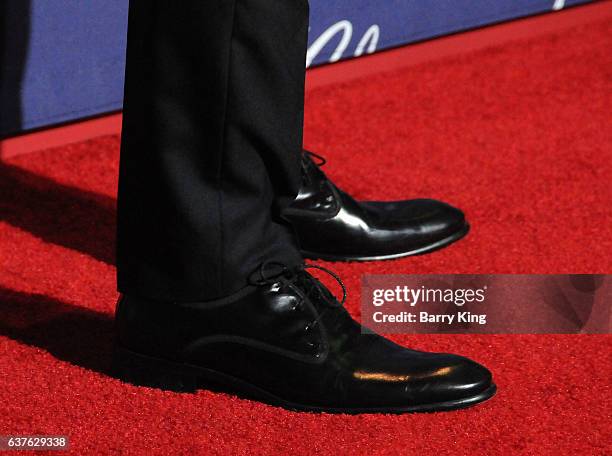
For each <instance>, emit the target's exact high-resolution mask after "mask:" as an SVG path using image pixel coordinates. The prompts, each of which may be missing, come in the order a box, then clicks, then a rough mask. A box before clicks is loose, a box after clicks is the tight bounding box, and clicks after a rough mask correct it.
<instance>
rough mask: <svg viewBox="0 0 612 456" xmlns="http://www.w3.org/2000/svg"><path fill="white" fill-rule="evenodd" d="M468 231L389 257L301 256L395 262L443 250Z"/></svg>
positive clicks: (305, 251) (304, 255) (324, 259)
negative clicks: (399, 259)
mask: <svg viewBox="0 0 612 456" xmlns="http://www.w3.org/2000/svg"><path fill="white" fill-rule="evenodd" d="M469 231H470V225H468V224H465V225H464V227H463V228H461V230H459V231H457V232H456V233H454V234H452V235H451V236H448V237H447V238H444V239H441V240H439V241H436V242H433V243H431V244H428V245H426V246H423V247H419V248H417V249H412V250H408V251H406V252H400V253H392V254H390V255H374V256H360V255H330V254H327V253H317V252H309V251H307V250H302V256H303V257H304V258H307V259H309V260H323V261H384V260H396V259H398V258H404V257H408V256H416V255H424V254H426V253H431V252H434V251H436V250H440V249H443V248H444V247H446V246H448V245H450V244H452V243H454V242H457V241H458V240H460V239H462V238H464V237H465V236H466V235H467V234H468V233H469Z"/></svg>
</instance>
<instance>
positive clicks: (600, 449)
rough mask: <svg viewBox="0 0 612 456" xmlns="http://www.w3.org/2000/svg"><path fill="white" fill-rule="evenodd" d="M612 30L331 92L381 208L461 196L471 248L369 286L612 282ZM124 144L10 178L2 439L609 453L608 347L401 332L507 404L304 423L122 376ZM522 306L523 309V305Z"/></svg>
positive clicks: (334, 149)
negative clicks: (503, 280) (545, 276)
mask: <svg viewBox="0 0 612 456" xmlns="http://www.w3.org/2000/svg"><path fill="white" fill-rule="evenodd" d="M611 32H612V30H611V27H610V23H609V22H600V23H594V24H592V25H589V26H586V27H579V28H574V29H571V30H566V31H564V32H563V33H557V34H548V35H544V36H541V37H538V38H533V39H531V40H526V41H525V40H524V41H519V42H512V43H508V44H506V45H503V46H498V47H494V48H490V49H487V50H484V51H478V52H472V53H469V54H465V55H460V56H455V57H452V58H444V59H441V60H438V61H435V62H433V63H427V64H422V65H418V66H413V67H410V68H407V69H404V70H401V71H396V72H394V73H391V74H386V75H380V76H377V77H373V78H368V79H365V80H357V81H353V82H351V83H346V84H341V85H336V86H332V87H327V88H321V89H317V90H316V91H313V92H311V93H309V95H308V102H307V113H308V114H307V135H306V143H307V146H308V147H310V148H312V149H313V150H314V151H316V152H319V153H322V154H324V155H326V156H327V158H328V159H329V165H328V166H327V167H326V170H327V171H328V172H329V174H330V175H332V176H333V177H334V178H335V179H336V181H337V182H338V183H339V184H340V185H341V186H342V187H344V188H345V189H346V190H349V191H351V192H352V193H353V194H354V195H356V196H357V197H363V198H380V199H391V198H404V197H414V196H424V195H426V196H430V197H437V198H443V199H446V200H449V201H451V202H452V203H454V204H456V205H458V206H460V207H462V208H464V209H465V210H466V211H467V213H468V216H469V219H470V220H471V223H472V226H473V230H472V232H471V234H470V235H469V236H468V237H467V238H466V239H465V240H463V241H461V242H459V243H458V244H456V245H454V246H452V247H450V248H448V249H445V250H443V251H440V252H436V253H434V254H432V255H428V256H423V257H418V258H409V259H404V260H401V261H395V262H381V263H372V264H365V265H362V264H333V265H331V266H330V267H332V268H333V269H335V270H337V271H338V272H339V273H340V274H341V276H342V277H344V278H345V279H346V282H347V285H348V287H349V290H350V292H351V296H350V299H349V302H348V307H349V309H350V310H351V311H352V312H354V313H355V314H358V303H359V288H358V287H359V277H360V275H361V274H363V273H367V272H370V273H391V272H393V273H413V272H419V273H427V272H436V273H443V272H463V273H493V272H498V273H553V272H554V273H565V272H567V273H569V272H572V273H578V272H582V273H596V272H597V273H610V272H612V255H611V254H612V230H611V229H610V226H612V210H611V206H612V190H611V188H612V185H611V183H612V168H611V161H612V160H611V159H612V155H611V154H610V151H611V150H612V135H611V129H610V106H612V84H611V77H612V65H611V63H612V62H611V55H612V54H611V53H610V47H611V46H610V45H611V44H612V43H611V41H610V36H611ZM118 148H119V141H118V138H117V137H105V138H101V139H97V140H93V141H89V142H86V143H81V144H77V145H73V146H69V147H63V148H60V149H53V150H46V151H42V152H38V153H35V154H31V155H23V156H20V157H15V158H13V159H11V160H10V161H9V162H8V163H5V164H4V165H3V166H1V167H0V173H1V176H0V209H1V214H2V221H1V222H0V252H1V261H2V264H1V271H0V314H1V315H2V316H1V318H0V353H1V354H2V363H1V364H0V404H2V405H1V406H0V408H1V413H0V434H5V435H6V434H12V433H28V434H69V435H70V438H71V442H72V453H74V454H79V455H89V454H118V453H125V454H139V453H140V454H185V455H186V454H330V455H338V454H349V453H350V454H432V453H433V454H453V455H455V454H483V455H485V454H486V455H493V454H499V455H507V454H530V455H533V454H537V455H540V454H555V455H556V454H572V455H573V454H580V455H604V454H610V451H611V448H612V439H611V435H612V426H611V421H610V410H611V409H612V401H611V400H610V398H611V397H612V391H611V385H610V378H611V377H612V376H611V374H612V360H611V356H610V349H611V348H612V344H611V342H612V338H611V337H610V336H585V335H582V336H459V337H458V336H418V337H417V336H401V337H396V338H395V339H396V340H398V341H400V342H402V343H405V344H409V345H411V346H415V347H418V348H421V349H426V350H437V351H457V352H461V353H463V354H466V355H469V356H471V357H474V358H475V359H477V360H478V361H481V362H483V363H484V364H486V365H487V366H489V367H490V368H491V370H492V371H493V372H494V374H495V377H496V382H497V384H498V386H499V393H498V395H497V396H496V397H495V398H494V399H493V400H492V401H490V402H487V403H486V404H484V405H482V406H480V407H476V408H472V409H468V410H464V411H459V412H453V413H447V414H428V415H404V416H374V415H372V416H329V415H313V414H300V413H292V412H288V411H284V410H280V409H276V408H272V407H269V406H266V405H262V404H259V403H255V402H249V401H246V400H241V399H237V398H235V397H231V396H227V395H224V394H218V393H212V392H208V391H202V392H200V393H198V394H197V395H179V394H174V393H168V392H161V391H157V390H151V389H145V388H137V387H133V386H128V385H124V384H122V383H120V382H118V381H116V380H114V379H112V378H110V377H109V376H108V366H109V357H110V349H111V340H112V312H113V307H114V303H115V299H116V294H115V293H114V266H113V245H112V243H113V235H114V195H115V187H116V174H117V160H118ZM513 304H514V305H520V303H513Z"/></svg>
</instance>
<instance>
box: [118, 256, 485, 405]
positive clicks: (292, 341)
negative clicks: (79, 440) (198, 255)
mask: <svg viewBox="0 0 612 456" xmlns="http://www.w3.org/2000/svg"><path fill="white" fill-rule="evenodd" d="M309 267H315V266H309ZM304 269H305V268H304V267H301V268H298V269H295V270H288V269H286V268H283V269H282V270H281V271H279V272H277V273H275V274H274V275H273V277H265V275H268V276H270V274H269V273H266V272H265V271H264V272H262V279H261V280H260V281H259V282H258V285H257V286H254V287H253V288H252V289H248V290H245V291H244V292H243V293H242V294H241V295H240V296H237V297H234V298H232V300H225V301H224V300H221V301H217V302H209V303H197V302H196V303H189V304H178V303H171V302H155V301H151V300H147V299H140V298H137V297H134V296H124V297H123V298H122V299H121V300H120V302H119V304H118V309H117V316H116V320H117V332H118V334H117V345H116V351H115V355H114V369H115V372H116V374H117V376H118V377H119V378H121V379H123V380H125V381H128V382H130V383H134V384H137V385H148V386H153V387H160V388H163V389H170V390H174V391H181V392H194V391H196V390H197V389H199V388H212V389H217V390H218V389H219V388H221V389H222V390H226V391H228V390H229V391H231V392H235V393H237V394H238V395H240V396H246V397H249V398H253V399H257V400H260V401H263V402H266V403H269V404H273V405H278V406H282V407H285V408H289V409H293V410H306V411H319V412H337V413H374V412H376V413H402V412H425V411H442V410H452V409H458V408H463V407H468V406H471V405H474V404H476V403H479V402H482V401H484V400H486V399H488V398H490V397H491V396H493V394H494V393H495V385H494V384H493V383H492V380H491V374H490V372H489V371H488V370H487V369H486V368H484V367H483V366H481V365H479V364H477V363H475V362H474V361H471V360H469V359H467V358H464V357H461V356H457V355H451V354H436V353H424V352H419V351H414V350H409V349H406V348H403V347H401V346H399V345H397V344H395V343H393V342H390V341H389V340H386V339H384V338H383V337H381V336H378V335H375V334H363V333H362V328H361V326H360V325H359V324H358V323H356V322H355V321H354V320H353V319H352V318H351V317H350V316H349V314H348V313H347V312H346V310H345V309H344V307H343V306H342V304H341V303H339V302H338V301H337V300H336V299H335V298H334V297H333V296H332V295H331V294H330V292H329V291H328V290H327V289H326V288H325V287H324V286H323V285H322V284H321V283H320V282H319V281H318V280H316V279H315V278H313V277H312V276H311V275H310V274H308V273H307V272H306V271H305V270H304ZM334 277H335V276H334Z"/></svg>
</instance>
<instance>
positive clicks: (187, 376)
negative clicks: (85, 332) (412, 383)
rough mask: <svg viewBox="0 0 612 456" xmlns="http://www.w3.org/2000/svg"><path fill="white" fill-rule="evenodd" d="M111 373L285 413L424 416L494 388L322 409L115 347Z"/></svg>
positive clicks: (481, 397) (471, 401)
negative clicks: (443, 398) (395, 403)
mask: <svg viewBox="0 0 612 456" xmlns="http://www.w3.org/2000/svg"><path fill="white" fill-rule="evenodd" d="M113 372H114V375H115V376H116V378H118V379H120V380H122V381H124V382H126V383H130V384H133V385H136V386H147V387H151V388H158V389H162V390H167V391H174V392H178V393H195V392H196V391H198V390H200V389H208V390H212V391H220V392H225V393H233V394H235V395H236V396H238V397H242V398H246V399H251V400H257V401H259V402H264V403H266V404H269V405H273V406H277V407H282V408H284V409H287V410H292V411H299V412H315V413H344V414H364V413H392V414H400V413H423V412H441V411H450V410H458V409H463V408H467V407H471V406H474V405H476V404H479V403H481V402H484V401H486V400H488V399H490V398H491V397H493V396H494V395H495V392H496V391H497V387H496V386H495V385H494V384H491V385H490V386H489V387H488V388H487V389H486V390H484V391H482V392H480V393H478V394H476V395H474V396H471V397H466V398H462V399H456V400H453V401H447V402H438V403H432V404H419V405H410V406H401V407H355V408H346V407H323V406H313V405H307V404H298V403H294V402H291V401H286V400H284V399H281V398H279V397H277V396H275V395H274V394H272V393H270V392H268V391H266V390H264V389H261V388H259V387H258V386H256V385H253V384H251V383H249V382H246V381H244V380H241V379H239V378H236V377H233V376H231V375H228V374H225V373H223V372H218V371H215V370H212V369H207V368H204V367H199V366H195V365H191V364H184V363H176V362H172V361H167V360H164V359H161V358H156V357H152V356H147V355H143V354H140V353H136V352H133V351H131V350H127V349H125V348H122V347H115V352H114V355H113Z"/></svg>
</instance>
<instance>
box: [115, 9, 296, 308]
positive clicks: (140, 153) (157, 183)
mask: <svg viewBox="0 0 612 456" xmlns="http://www.w3.org/2000/svg"><path fill="white" fill-rule="evenodd" d="M307 34H308V2H307V0H181V1H174V2H173V1H169V0H131V1H130V19H129V31H128V52H127V70H126V85H125V103H124V120H123V136H122V144H121V165H120V178H119V201H118V236H117V238H118V241H117V244H118V245H117V247H118V249H117V250H118V252H117V254H118V258H117V271H118V286H119V290H120V291H122V292H124V293H132V294H137V295H141V296H146V297H150V298H156V299H170V300H177V301H190V300H208V299H215V298H219V297H223V296H227V295H230V294H232V293H234V292H236V291H238V290H240V289H241V288H243V287H245V286H246V285H247V283H248V277H249V275H250V274H251V273H252V272H253V271H254V270H255V269H256V268H257V266H258V265H259V264H260V263H261V262H263V261H266V260H268V261H279V262H283V263H285V264H287V265H289V266H292V265H295V264H297V263H299V262H301V256H300V254H299V251H298V248H297V242H296V240H295V238H294V235H293V232H292V230H291V228H290V227H289V226H288V225H287V224H285V223H284V222H282V221H281V220H280V219H279V217H278V212H279V208H280V207H282V206H284V205H286V204H288V203H289V202H290V201H291V200H292V199H293V198H294V197H295V195H296V194H297V191H298V190H299V186H300V179H301V176H300V153H301V148H302V124H303V98H304V75H305V70H304V67H305V53H306V46H307Z"/></svg>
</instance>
